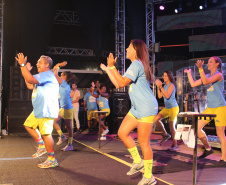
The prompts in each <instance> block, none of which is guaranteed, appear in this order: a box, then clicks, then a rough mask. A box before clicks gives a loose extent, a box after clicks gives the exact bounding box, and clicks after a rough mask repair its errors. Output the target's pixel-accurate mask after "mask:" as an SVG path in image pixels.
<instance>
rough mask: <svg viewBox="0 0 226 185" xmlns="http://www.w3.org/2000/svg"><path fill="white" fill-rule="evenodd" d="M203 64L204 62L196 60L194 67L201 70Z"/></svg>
mask: <svg viewBox="0 0 226 185" xmlns="http://www.w3.org/2000/svg"><path fill="white" fill-rule="evenodd" d="M203 64H204V61H202V60H197V62H196V66H197V67H198V68H199V69H200V68H202V66H203Z"/></svg>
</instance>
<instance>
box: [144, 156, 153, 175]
mask: <svg viewBox="0 0 226 185" xmlns="http://www.w3.org/2000/svg"><path fill="white" fill-rule="evenodd" d="M152 165H153V159H151V160H144V177H145V178H151V176H152Z"/></svg>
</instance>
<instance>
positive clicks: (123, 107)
mask: <svg viewBox="0 0 226 185" xmlns="http://www.w3.org/2000/svg"><path fill="white" fill-rule="evenodd" d="M109 106H110V109H111V113H110V115H109V117H110V118H109V134H117V132H118V129H119V127H120V125H121V123H122V120H123V119H124V117H125V116H126V114H127V113H128V112H129V110H130V107H131V102H130V99H129V96H128V93H126V92H117V93H114V94H112V96H111V97H110V98H109Z"/></svg>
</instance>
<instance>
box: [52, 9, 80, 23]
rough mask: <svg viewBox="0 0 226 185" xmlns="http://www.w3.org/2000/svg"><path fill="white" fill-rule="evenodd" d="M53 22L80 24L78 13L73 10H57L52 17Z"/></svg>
mask: <svg viewBox="0 0 226 185" xmlns="http://www.w3.org/2000/svg"><path fill="white" fill-rule="evenodd" d="M54 23H55V24H65V25H76V26H81V25H82V24H81V21H80V19H79V16H78V13H77V12H74V11H65V10H57V11H56V15H55V17H54Z"/></svg>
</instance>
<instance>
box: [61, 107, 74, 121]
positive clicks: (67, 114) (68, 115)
mask: <svg viewBox="0 0 226 185" xmlns="http://www.w3.org/2000/svg"><path fill="white" fill-rule="evenodd" d="M59 116H60V117H61V118H63V119H72V118H73V108H72V109H62V108H61V109H60V110H59Z"/></svg>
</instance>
